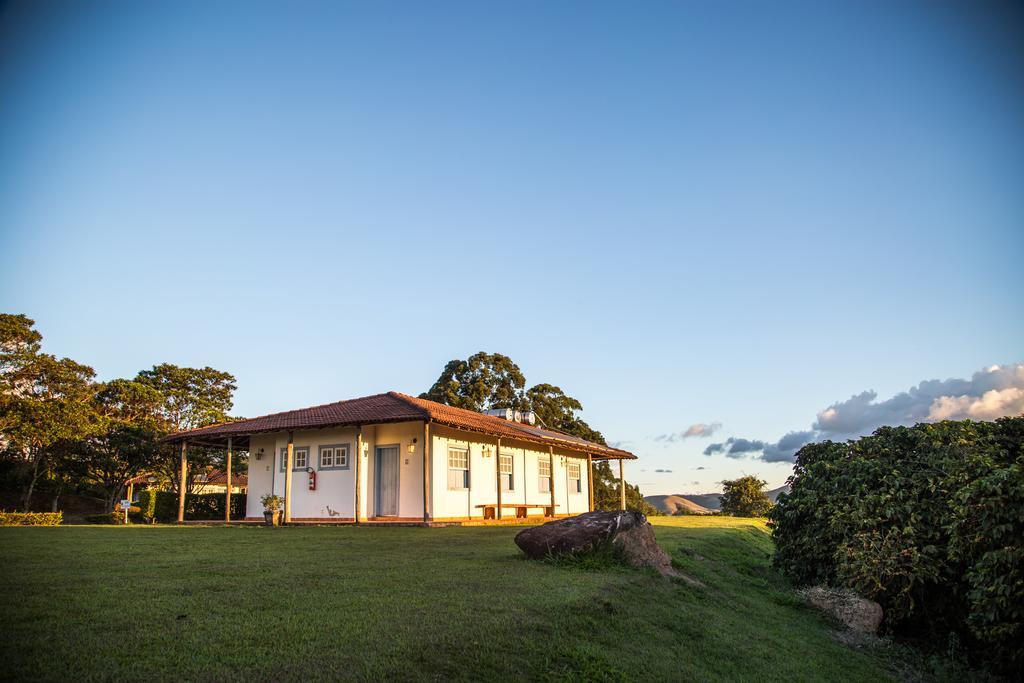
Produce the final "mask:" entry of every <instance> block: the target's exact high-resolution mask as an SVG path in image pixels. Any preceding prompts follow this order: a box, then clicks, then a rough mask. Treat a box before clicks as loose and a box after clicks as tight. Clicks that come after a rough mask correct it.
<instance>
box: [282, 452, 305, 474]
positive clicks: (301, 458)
mask: <svg viewBox="0 0 1024 683" xmlns="http://www.w3.org/2000/svg"><path fill="white" fill-rule="evenodd" d="M292 457H293V458H294V462H293V463H292V471H294V470H304V469H306V468H307V467H308V466H309V446H302V447H295V449H294V451H293V453H292ZM287 463H288V449H287V448H282V449H281V471H282V472H284V470H285V467H287V466H288V465H287Z"/></svg>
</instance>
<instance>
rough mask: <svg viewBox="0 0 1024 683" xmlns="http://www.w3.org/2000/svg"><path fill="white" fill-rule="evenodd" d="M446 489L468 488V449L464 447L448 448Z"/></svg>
mask: <svg viewBox="0 0 1024 683" xmlns="http://www.w3.org/2000/svg"><path fill="white" fill-rule="evenodd" d="M448 488H449V489H452V490H463V489H468V488H469V449H468V448H466V447H465V446H448Z"/></svg>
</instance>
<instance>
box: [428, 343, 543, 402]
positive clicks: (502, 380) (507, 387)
mask: <svg viewBox="0 0 1024 683" xmlns="http://www.w3.org/2000/svg"><path fill="white" fill-rule="evenodd" d="M525 384H526V380H525V379H524V377H523V373H522V371H521V370H520V369H519V366H518V365H516V364H515V363H513V362H512V359H511V358H509V357H508V356H503V355H501V354H500V353H484V352H483V351H481V352H479V353H475V354H473V355H472V356H470V357H469V358H467V359H466V360H457V359H456V360H452V361H448V364H447V365H445V366H444V370H442V371H441V376H440V377H438V378H437V381H436V382H434V385H433V386H432V387H430V389H429V390H428V391H426V392H425V393H423V394H420V398H425V399H428V400H431V401H437V402H438V403H444V404H446V405H450V406H455V407H456V408H465V409H466V410H475V411H481V410H488V409H491V408H514V409H516V410H522V409H523V408H525V407H526V402H525V399H524V396H523V387H524V386H525Z"/></svg>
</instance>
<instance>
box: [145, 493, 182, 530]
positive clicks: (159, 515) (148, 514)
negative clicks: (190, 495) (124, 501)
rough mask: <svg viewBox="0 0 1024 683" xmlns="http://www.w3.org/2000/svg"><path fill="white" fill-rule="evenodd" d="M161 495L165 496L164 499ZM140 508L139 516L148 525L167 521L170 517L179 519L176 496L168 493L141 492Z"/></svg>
mask: <svg viewBox="0 0 1024 683" xmlns="http://www.w3.org/2000/svg"><path fill="white" fill-rule="evenodd" d="M161 493H163V494H165V495H164V496H163V497H162V498H161V496H160V494H161ZM161 503H162V505H161ZM168 504H170V509H168V508H167V506H168ZM138 506H139V516H140V517H141V518H142V521H144V522H145V523H146V524H152V523H153V522H156V521H166V520H167V516H168V515H170V516H171V518H172V519H175V518H176V517H177V502H176V501H175V499H174V494H173V493H170V492H168V491H152V490H150V491H140V492H139V502H138Z"/></svg>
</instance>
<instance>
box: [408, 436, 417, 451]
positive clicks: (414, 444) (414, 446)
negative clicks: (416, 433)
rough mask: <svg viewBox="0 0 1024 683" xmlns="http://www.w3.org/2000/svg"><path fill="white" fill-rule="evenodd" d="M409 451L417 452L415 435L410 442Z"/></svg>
mask: <svg viewBox="0 0 1024 683" xmlns="http://www.w3.org/2000/svg"><path fill="white" fill-rule="evenodd" d="M409 452H410V453H415V452H416V438H415V437H413V440H412V443H410V444H409Z"/></svg>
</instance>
